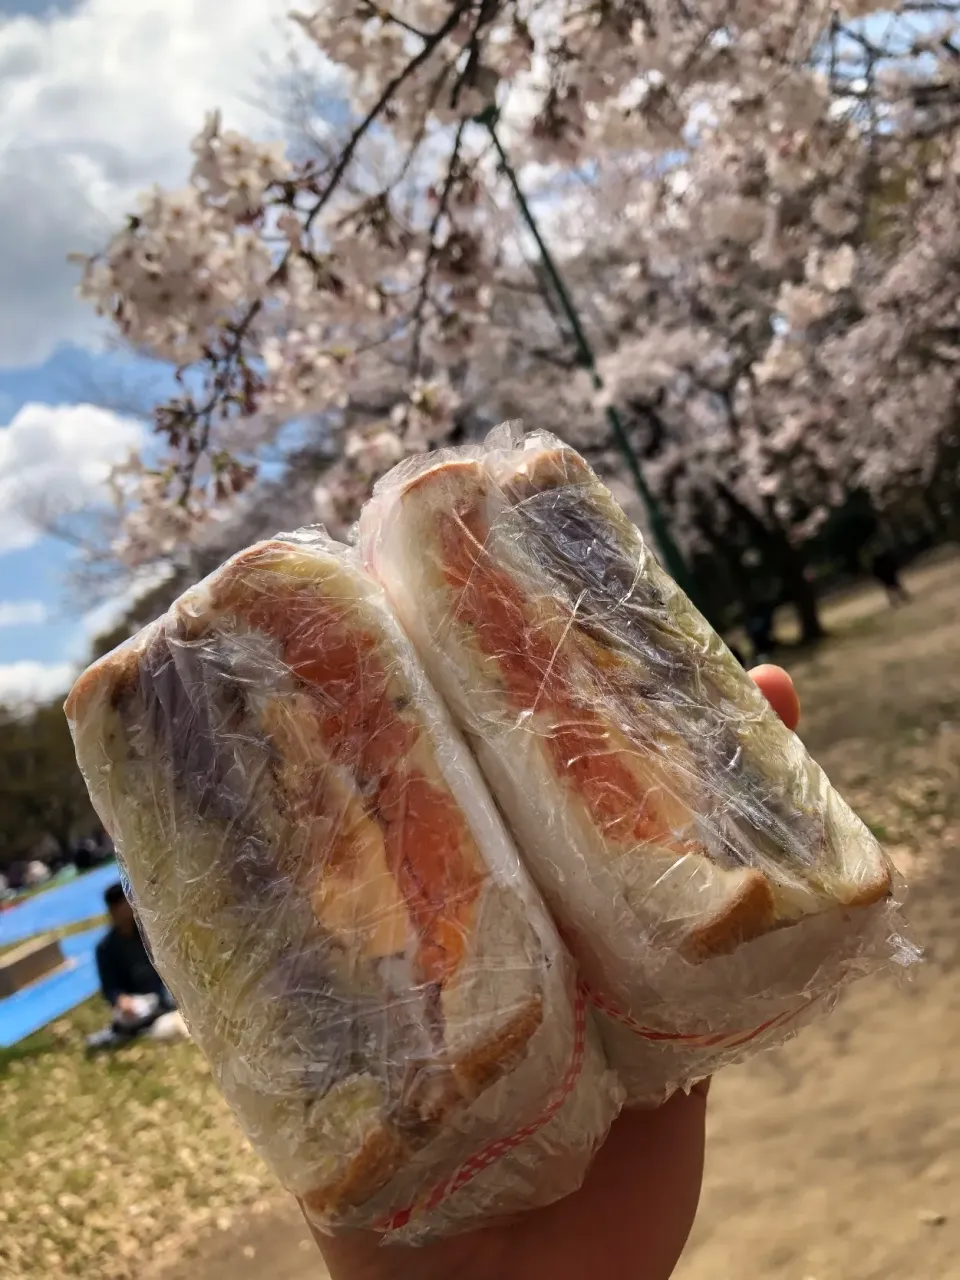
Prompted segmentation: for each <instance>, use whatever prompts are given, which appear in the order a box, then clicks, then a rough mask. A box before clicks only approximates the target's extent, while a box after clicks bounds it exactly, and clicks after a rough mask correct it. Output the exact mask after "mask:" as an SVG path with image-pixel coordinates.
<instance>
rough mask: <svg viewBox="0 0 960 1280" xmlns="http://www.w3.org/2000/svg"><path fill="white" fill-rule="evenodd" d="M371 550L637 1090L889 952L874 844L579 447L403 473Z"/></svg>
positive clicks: (778, 1021) (802, 1008)
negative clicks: (874, 951) (868, 958)
mask: <svg viewBox="0 0 960 1280" xmlns="http://www.w3.org/2000/svg"><path fill="white" fill-rule="evenodd" d="M361 543H362V551H363V554H364V557H365V560H366V562H367V563H368V565H369V567H371V569H372V570H373V572H374V574H375V575H376V576H377V577H378V578H379V580H380V581H381V582H382V584H383V585H384V588H385V590H386V592H387V594H388V596H389V598H390V600H391V602H392V604H393V606H394V608H395V610H396V612H397V614H398V616H399V617H400V619H401V621H402V622H403V624H404V626H405V627H406V629H407V630H408V632H409V634H410V635H411V637H412V638H413V640H414V642H415V643H416V645H417V647H418V648H419V650H420V652H421V654H422V656H423V658H424V661H425V663H426V665H427V668H428V670H429V672H430V674H431V677H432V678H433V680H434V683H435V684H436V686H437V687H438V689H439V690H440V692H441V693H442V694H443V696H444V697H445V699H446V700H447V702H448V705H449V706H450V707H451V709H452V710H453V712H454V715H455V717H456V719H457V720H458V722H459V724H460V726H461V728H462V729H463V730H464V732H465V734H466V736H467V739H468V741H469V742H470V744H471V746H472V747H473V749H474V751H475V753H476V755H477V758H478V760H479V761H480V764H481V766H482V768H483V771H484V773H485V774H486V777H487V780H488V782H489V783H490V785H491V788H492V790H493V792H494V795H495V797H496V798H497V800H498V802H499V804H500V806H501V808H502V810H503V812H504V813H505V815H506V816H507V818H508V821H509V824H510V826H511V828H512V830H513V833H514V835H515V837H516V839H517V842H518V846H519V848H520V851H521V854H522V855H523V856H524V858H525V859H526V861H527V865H528V866H529V868H530V869H531V871H532V873H533V874H534V877H535V878H536V879H537V881H538V883H539V884H540V886H541V888H542V890H543V891H544V893H545V896H546V897H547V900H548V902H549V904H550V906H551V908H552V910H553V912H554V915H555V917H556V919H557V921H558V923H559V925H560V927H561V931H562V932H563V933H564V935H565V937H566V939H567V940H568V942H569V943H570V945H571V946H572V947H573V949H574V953H575V955H576V956H577V958H578V960H579V962H580V966H581V969H582V972H583V975H584V980H585V983H586V985H587V987H588V989H589V990H590V991H591V992H592V993H593V996H594V999H595V1003H596V1005H597V1006H598V1008H599V1009H600V1010H601V1011H602V1013H603V1017H604V1020H605V1021H606V1022H607V1024H608V1030H609V1031H610V1036H611V1037H612V1043H611V1040H610V1038H609V1037H608V1046H609V1047H610V1048H611V1053H612V1055H613V1059H614V1063H615V1065H617V1066H618V1067H619V1068H620V1070H621V1073H622V1074H623V1075H624V1076H625V1078H626V1080H627V1083H628V1089H629V1091H630V1093H631V1096H633V1097H635V1098H638V1097H639V1098H646V1097H648V1096H649V1097H651V1098H656V1097H661V1096H662V1094H663V1092H664V1091H669V1088H671V1087H673V1086H675V1085H676V1084H687V1083H689V1082H690V1081H691V1080H693V1079H695V1078H697V1076H700V1075H706V1074H708V1073H709V1071H711V1070H713V1069H715V1068H716V1066H717V1065H720V1063H721V1062H722V1061H724V1060H726V1058H725V1056H724V1055H727V1056H729V1055H730V1054H731V1053H732V1052H734V1051H736V1053H737V1054H742V1051H743V1047H744V1045H746V1044H749V1043H754V1042H755V1041H761V1042H765V1043H766V1042H769V1041H770V1040H771V1039H772V1038H774V1037H775V1036H776V1035H782V1034H784V1032H785V1029H786V1028H787V1027H792V1026H793V1025H794V1024H795V1022H796V1021H798V1020H800V1019H802V1017H803V1016H805V1014H806V1011H807V1009H808V1008H811V1007H813V1006H814V1005H815V1004H817V1003H822V1002H823V1001H824V1000H825V999H826V998H828V997H829V995H830V993H831V992H833V991H835V989H836V988H837V986H838V985H839V984H840V983H841V981H842V980H843V977H844V975H845V974H846V973H849V972H853V970H854V969H855V968H856V967H857V966H858V964H859V963H860V962H861V961H862V960H863V959H864V953H865V951H868V950H869V949H870V948H871V947H875V948H878V949H882V947H883V945H884V944H885V943H886V939H887V938H888V936H889V932H890V930H889V928H888V926H889V923H890V921H889V919H885V918H884V914H885V912H886V911H887V909H888V908H889V906H890V904H891V900H892V894H893V874H892V869H891V866H890V864H889V862H888V861H887V859H886V858H885V856H884V855H883V853H882V851H881V850H880V848H879V846H878V845H877V842H876V841H875V840H874V838H873V836H872V835H871V834H870V832H869V831H868V830H867V829H866V828H865V827H864V825H863V824H862V823H861V822H860V821H859V819H858V818H856V817H855V815H854V814H853V813H852V812H851V811H850V810H849V808H848V807H847V806H846V804H844V802H843V801H842V800H841V798H840V797H839V796H838V795H837V793H836V792H835V791H834V790H833V788H832V787H831V786H830V784H829V782H828V781H827V779H826V778H825V776H824V775H823V773H822V772H821V770H820V769H819V767H818V766H817V765H816V764H815V763H814V762H813V761H812V760H811V759H810V757H809V756H808V755H807V754H806V752H805V751H804V748H803V746H802V745H801V743H800V741H799V739H797V737H796V736H795V735H794V734H792V733H791V732H789V731H788V730H787V729H786V728H785V727H784V726H783V725H782V724H781V723H780V721H779V720H778V719H777V718H776V716H775V715H774V714H773V712H772V711H771V709H770V708H769V707H768V705H767V704H766V702H765V700H764V698H763V697H762V696H761V695H760V693H759V692H758V690H757V689H756V687H755V685H754V684H753V683H752V681H750V679H749V678H748V677H747V676H746V675H745V673H744V672H743V671H742V670H741V668H740V666H739V664H738V663H737V662H736V660H735V659H734V658H733V657H732V655H731V654H730V653H729V651H728V650H727V649H726V647H725V646H724V645H723V643H722V641H721V640H720V638H719V637H718V636H717V635H716V634H715V633H714V632H713V630H712V629H711V628H710V627H709V625H708V624H707V623H706V621H705V620H704V619H703V618H702V617H701V616H700V615H699V614H698V613H697V612H696V610H695V609H694V608H693V607H692V605H691V604H690V603H689V601H688V600H687V599H686V597H685V596H684V595H683V593H682V592H681V591H680V590H679V588H678V587H677V586H676V585H675V584H674V583H673V582H672V581H671V580H670V579H669V578H668V577H667V576H666V575H665V574H664V573H663V571H662V570H661V569H660V567H659V565H658V564H657V563H656V560H655V559H654V557H653V556H652V554H651V553H650V551H649V549H648V548H647V547H646V545H645V544H644V542H643V539H642V537H641V535H640V533H639V532H638V531H637V530H636V529H635V528H634V527H633V525H631V523H630V522H629V520H628V519H627V518H626V516H625V515H624V514H623V512H622V511H621V510H620V508H619V507H618V506H617V504H616V502H615V501H614V499H613V498H612V496H611V495H610V493H609V492H608V490H607V489H606V488H605V487H604V486H603V485H602V484H601V482H600V481H599V479H598V478H597V477H596V475H595V474H594V473H593V472H592V470H591V469H590V468H589V466H588V465H587V464H586V462H585V461H584V460H583V459H582V458H581V457H580V456H579V454H577V453H576V451H575V450H573V449H571V448H569V447H567V446H565V445H563V444H562V443H561V442H559V441H557V440H554V439H553V438H551V437H546V436H542V435H536V436H531V437H527V438H525V439H523V440H518V439H517V438H515V437H513V438H511V437H509V436H504V435H500V436H498V437H495V438H494V440H493V442H492V443H491V444H490V445H488V447H486V448H484V449H481V450H474V451H473V452H461V453H459V454H456V453H455V454H450V455H439V456H437V455H435V456H434V457H433V458H431V459H427V460H420V461H419V462H418V463H416V464H415V465H411V464H409V463H408V464H405V465H404V466H402V467H401V468H398V469H397V471H396V472H394V473H392V474H391V475H390V476H388V477H386V478H385V479H384V480H383V481H381V484H380V487H379V489H378V492H377V495H376V496H375V498H374V500H373V502H372V503H371V504H370V506H369V507H368V509H367V510H366V512H365V513H364V516H363V517H362V520H361ZM801 925H809V926H810V927H809V928H804V929H800V928H799V926H801ZM651 1046H653V1047H654V1050H655V1052H654V1053H653V1054H651ZM664 1073H667V1074H668V1075H669V1076H670V1077H671V1078H669V1079H661V1078H660V1077H661V1076H662V1075H663V1074H664Z"/></svg>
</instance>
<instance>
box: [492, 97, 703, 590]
mask: <svg viewBox="0 0 960 1280" xmlns="http://www.w3.org/2000/svg"><path fill="white" fill-rule="evenodd" d="M477 123H478V124H482V125H483V126H484V127H485V128H486V130H487V132H488V133H489V134H490V138H491V140H492V142H493V145H494V147H495V148H496V152H497V156H498V158H499V161H500V168H501V170H502V171H503V173H504V174H506V177H507V180H508V181H509V183H510V186H511V188H512V190H513V195H514V198H515V199H516V202H517V206H518V208H519V209H520V212H521V214H522V215H523V220H524V222H525V223H526V224H527V227H528V228H529V231H530V234H531V235H532V236H533V239H534V241H535V243H536V246H537V249H538V250H539V252H540V258H541V260H542V262H543V265H544V268H545V270H546V272H547V275H548V276H549V277H550V281H551V283H552V284H553V287H554V290H555V291H556V295H557V299H558V301H559V303H560V306H561V307H562V308H563V312H564V315H565V316H566V317H567V320H568V321H569V322H570V328H571V330H572V331H573V337H574V341H575V343H576V346H577V355H578V357H579V360H580V363H581V365H582V366H583V368H584V369H586V370H587V372H588V373H589V374H590V380H591V382H592V383H593V386H594V387H595V389H596V390H597V391H601V390H602V389H603V379H602V378H601V377H600V374H599V373H598V372H597V362H596V360H595V359H594V355H593V351H592V349H591V347H590V343H589V342H588V341H587V335H586V334H585V333H584V331H583V325H581V323H580V317H579V315H578V314H577V310H576V308H575V307H574V305H573V300H572V298H571V297H570V294H569V293H568V292H567V287H566V285H565V284H564V282H563V277H562V276H561V275H560V271H559V269H558V268H557V265H556V263H555V262H554V260H553V258H552V256H551V254H550V251H549V249H548V248H547V246H546V243H545V242H544V239H543V236H542V235H541V234H540V228H539V227H538V226H537V222H536V219H535V218H534V216H533V212H532V210H531V209H530V206H529V205H528V204H527V201H526V198H525V197H524V194H523V192H522V191H521V189H520V183H519V181H518V180H517V175H516V172H515V171H514V169H513V167H512V165H511V164H510V161H509V160H508V159H507V153H506V152H505V151H504V149H503V144H502V143H501V141H500V136H499V134H498V133H497V128H496V124H497V112H496V108H495V107H490V108H488V109H487V110H486V111H485V112H484V113H483V114H482V115H480V116H478V117H477ZM606 414H607V420H608V422H609V423H610V426H611V427H612V428H613V434H614V438H615V439H616V442H617V446H618V447H619V449H620V452H621V453H622V454H623V458H624V461H625V462H626V464H627V467H628V469H629V471H630V475H631V477H632V479H633V483H634V485H635V486H636V489H637V493H638V494H639V495H640V500H641V502H642V503H643V505H644V508H645V509H646V512H647V518H648V519H649V521H650V528H651V530H652V532H653V536H654V538H656V540H657V546H658V548H659V550H660V553H661V554H662V556H663V562H664V565H665V567H666V569H667V571H668V573H670V575H671V576H672V577H673V578H674V580H675V581H676V582H677V584H678V586H680V587H682V588H683V590H684V591H685V592H686V593H687V595H688V596H690V597H691V599H693V597H694V590H693V584H692V582H691V578H690V573H689V570H688V569H687V565H686V562H685V561H684V559H683V556H682V555H681V554H680V548H679V547H678V546H677V544H676V543H675V542H674V540H673V536H672V535H671V533H670V530H669V529H668V527H667V522H666V520H665V519H664V517H663V512H662V511H661V510H660V504H659V503H658V502H657V500H656V498H655V497H654V496H653V494H652V493H651V492H650V488H649V486H648V485H647V482H646V480H645V479H644V478H643V472H642V470H641V469H640V462H639V460H638V458H637V455H636V453H634V451H633V446H632V445H631V443H630V439H629V437H628V436H627V432H626V428H625V427H624V425H623V420H622V419H621V417H620V415H619V413H617V410H616V409H615V408H614V406H613V405H608V406H607V410H606Z"/></svg>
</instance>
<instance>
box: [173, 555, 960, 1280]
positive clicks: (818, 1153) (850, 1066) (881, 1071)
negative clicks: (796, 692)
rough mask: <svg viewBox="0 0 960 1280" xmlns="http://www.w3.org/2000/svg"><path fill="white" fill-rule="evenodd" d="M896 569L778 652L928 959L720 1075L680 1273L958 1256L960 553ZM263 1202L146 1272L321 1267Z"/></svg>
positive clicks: (938, 1263)
mask: <svg viewBox="0 0 960 1280" xmlns="http://www.w3.org/2000/svg"><path fill="white" fill-rule="evenodd" d="M907 583H908V586H909V587H910V588H911V590H912V591H913V593H914V599H913V602H912V603H911V604H910V605H908V606H906V607H904V608H902V609H899V610H891V609H889V608H888V606H887V604H886V601H885V599H884V598H883V597H882V596H881V594H880V592H879V591H874V590H867V591H864V592H860V593H858V594H856V595H855V596H854V597H852V598H850V599H848V600H844V601H841V602H837V603H835V604H834V605H832V606H831V607H830V608H829V609H828V611H827V620H828V625H829V626H830V629H831V632H832V636H831V639H830V640H829V641H828V642H827V643H826V644H825V645H824V646H823V647H822V649H820V650H819V651H818V652H817V653H816V654H815V655H812V656H810V655H805V656H799V657H797V658H796V659H795V660H789V659H788V660H787V663H786V665H788V666H790V667H791V668H792V670H793V672H794V675H795V678H796V680H797V683H798V686H799V688H800V690H801V693H802V695H803V700H804V718H803V736H804V738H805V739H806V741H807V742H808V744H809V745H810V747H811V749H812V750H813V751H814V753H815V754H816V755H817V757H818V758H819V759H820V760H821V761H822V762H823V764H824V765H825V766H826V768H827V770H828V772H829V773H830V775H831V777H832V778H833V779H834V781H835V782H836V783H837V784H838V785H839V786H840V787H841V789H842V790H843V791H844V793H845V794H846V795H847V796H848V797H849V798H850V799H851V800H852V802H853V803H854V804H855V806H856V807H857V808H858V809H859V811H860V812H861V813H862V814H863V816H864V817H865V819H866V820H867V821H868V822H869V823H870V824H871V826H872V827H873V829H874V830H875V831H876V832H877V834H878V835H879V836H880V838H881V839H883V840H884V841H885V843H886V844H887V846H888V848H889V849H890V850H891V852H892V854H893V856H894V858H895V860H896V861H897V862H898V864H899V866H900V868H901V870H902V871H903V872H904V873H905V875H906V876H907V877H908V879H909V880H910V882H911V887H912V896H911V905H910V911H909V916H910V920H911V924H912V928H913V931H914V934H915V937H916V939H917V940H918V941H919V942H921V943H922V944H923V946H924V947H925V949H926V955H927V959H926V963H925V964H924V965H923V966H922V967H920V968H919V969H917V970H916V971H915V976H914V977H913V979H912V981H910V982H909V983H903V984H897V983H896V982H894V981H883V980H878V979H874V980H871V981H869V982H864V983H862V984H860V985H859V986H856V987H854V988H853V990H852V991H851V992H849V993H848V995H847V997H846V998H845V1000H844V1001H843V1002H842V1004H841V1005H840V1007H839V1008H838V1009H837V1010H836V1011H835V1012H834V1014H833V1015H832V1016H831V1018H830V1019H829V1020H827V1021H826V1022H824V1023H823V1024H822V1025H820V1026H816V1027H811V1028H808V1029H806V1030H805V1031H804V1033H803V1035H802V1036H801V1037H800V1038H799V1039H798V1040H796V1041H795V1042H794V1043H792V1044H789V1045H787V1046H785V1047H784V1048H782V1049H779V1050H777V1051H775V1052H772V1053H769V1054H766V1055H763V1056H762V1057H760V1058H757V1059H755V1060H753V1061H752V1062H750V1063H748V1064H746V1065H744V1066H742V1067H737V1068H732V1069H730V1070H728V1071H727V1072H725V1073H723V1074H722V1075H721V1076H720V1077H719V1078H718V1079H717V1080H716V1082H715V1085H714V1090H713V1093H712V1096H711V1104H710V1128H709V1151H708V1163H707V1174H706V1182H705V1187H704V1194H703V1201H702V1210H701V1214H700V1217H699V1219H698V1223H697V1226H696V1228H695V1231H694V1234H693V1237H692V1239H691V1241H690V1245H689V1247H688V1250H687V1254H686V1255H685V1258H684V1259H683V1261H682V1262H681V1264H680V1267H679V1269H678V1272H677V1275H676V1280H733V1278H734V1277H735V1276H739V1275H741V1274H746V1275H748V1276H750V1277H751V1280H948V1277H951V1278H954V1277H956V1276H957V1275H960V785H958V784H960V661H958V659H960V561H957V560H953V561H950V562H946V563H940V564H936V565H932V566H928V567H927V568H924V569H920V570H917V571H915V572H914V573H913V574H910V575H908V577H907ZM257 1207H258V1209H259V1210H260V1211H259V1212H258V1213H252V1214H251V1215H249V1216H248V1217H247V1218H246V1219H245V1220H244V1225H243V1226H242V1228H241V1229H240V1231H239V1232H237V1231H236V1230H234V1231H231V1232H229V1233H213V1234H211V1235H209V1236H207V1237H205V1238H202V1239H200V1240H198V1241H196V1243H195V1246H194V1249H193V1250H192V1251H191V1254H190V1256H189V1257H188V1258H185V1259H182V1260H181V1261H180V1263H179V1264H178V1265H177V1266H175V1267H170V1266H167V1267H160V1268H159V1269H157V1268H155V1269H154V1270H153V1271H151V1274H150V1280H188V1277H189V1280H194V1278H195V1277H198V1276H202V1277H204V1278H205V1280H300V1278H301V1277H302V1278H304V1280H306V1277H313V1278H314V1280H316V1278H317V1277H320V1276H322V1275H323V1274H324V1272H323V1268H322V1264H321V1263H320V1260H319V1258H318V1256H317V1255H316V1253H315V1252H314V1251H313V1248H312V1246H311V1245H310V1242H309V1241H308V1239H307V1236H306V1232H305V1230H304V1228H303V1226H302V1224H301V1223H300V1222H299V1220H298V1218H297V1216H296V1214H295V1212H294V1211H293V1210H292V1209H291V1208H290V1206H289V1205H287V1204H286V1203H284V1202H278V1201H273V1200H271V1199H269V1198H268V1199H267V1200H265V1201H263V1202H261V1204H260V1205H259V1206H257ZM158 1261H159V1260H158ZM642 1274H643V1269H642V1260H638V1275H642Z"/></svg>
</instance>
